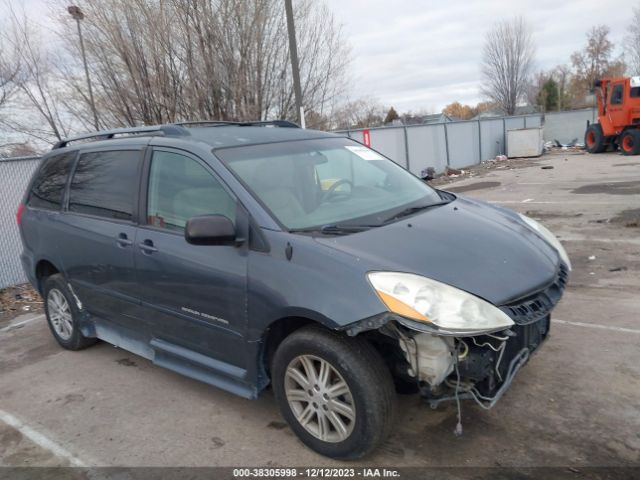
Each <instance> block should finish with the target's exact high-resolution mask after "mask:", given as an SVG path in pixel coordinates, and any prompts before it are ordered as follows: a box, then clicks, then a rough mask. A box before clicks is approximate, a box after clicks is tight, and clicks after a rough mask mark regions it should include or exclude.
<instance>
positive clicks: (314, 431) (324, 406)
mask: <svg viewBox="0 0 640 480" xmlns="http://www.w3.org/2000/svg"><path fill="white" fill-rule="evenodd" d="M271 372H272V380H273V387H274V393H275V396H276V399H277V401H278V404H279V406H280V411H281V412H282V416H283V417H284V418H285V420H286V421H287V422H288V423H289V426H290V427H291V429H292V430H293V431H294V432H295V433H296V435H297V436H298V437H299V438H300V440H302V442H303V443H304V444H305V445H307V446H308V447H309V448H311V449H312V450H315V451H316V452H318V453H320V454H322V455H325V456H328V457H332V458H341V459H356V458H360V457H363V456H365V455H366V454H368V453H369V452H371V451H372V450H373V449H374V448H376V447H377V446H378V445H379V444H380V443H381V442H382V441H383V440H384V439H385V438H386V437H387V435H388V434H389V432H390V430H391V427H392V425H393V420H394V417H395V402H396V398H395V391H394V386H393V381H392V379H391V374H390V373H389V370H388V369H387V367H386V365H385V364H384V362H383V360H382V358H381V357H380V355H379V354H378V352H377V351H376V350H375V349H374V348H373V347H372V346H371V345H370V344H369V343H367V342H366V341H365V340H363V339H359V338H346V337H343V336H341V335H339V334H337V333H334V332H331V331H328V330H324V329H322V328H319V327H305V328H302V329H300V330H297V331H296V332H294V333H292V334H291V335H289V336H288V337H287V338H285V339H284V341H283V342H282V343H281V344H280V346H279V347H278V350H277V351H276V353H275V355H274V358H273V365H272V369H271Z"/></svg>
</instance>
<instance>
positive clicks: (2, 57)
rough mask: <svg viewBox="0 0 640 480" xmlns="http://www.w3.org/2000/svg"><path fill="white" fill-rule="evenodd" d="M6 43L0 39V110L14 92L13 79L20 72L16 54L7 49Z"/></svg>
mask: <svg viewBox="0 0 640 480" xmlns="http://www.w3.org/2000/svg"><path fill="white" fill-rule="evenodd" d="M8 46H10V45H8V44H7V43H5V42H3V41H2V38H1V37H0V108H2V106H3V105H4V104H6V103H7V101H8V100H9V99H10V98H11V94H12V93H13V92H15V89H16V85H15V82H14V80H15V78H16V76H17V74H18V72H19V71H20V62H19V56H18V55H17V54H16V53H17V52H15V51H12V50H13V49H9V48H7V47H8Z"/></svg>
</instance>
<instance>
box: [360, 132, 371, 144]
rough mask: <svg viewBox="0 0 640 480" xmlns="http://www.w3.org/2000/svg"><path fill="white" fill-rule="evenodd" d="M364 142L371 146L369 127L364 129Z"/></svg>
mask: <svg viewBox="0 0 640 480" xmlns="http://www.w3.org/2000/svg"><path fill="white" fill-rule="evenodd" d="M362 143H364V144H365V145H366V146H367V147H370V146H371V133H369V129H368V128H365V129H364V130H362Z"/></svg>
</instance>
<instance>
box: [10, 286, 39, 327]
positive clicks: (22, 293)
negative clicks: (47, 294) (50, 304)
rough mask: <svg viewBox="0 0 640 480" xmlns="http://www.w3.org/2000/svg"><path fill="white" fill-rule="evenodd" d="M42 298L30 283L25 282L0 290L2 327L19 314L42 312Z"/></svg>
mask: <svg viewBox="0 0 640 480" xmlns="http://www.w3.org/2000/svg"><path fill="white" fill-rule="evenodd" d="M43 308H44V307H43V303H42V298H41V297H40V295H39V294H38V292H36V291H35V290H34V289H33V288H32V287H31V285H30V284H28V283H24V284H22V285H16V286H14V287H7V288H4V289H2V290H0V327H3V326H4V325H6V324H8V323H9V320H13V319H14V318H15V317H17V316H18V315H23V314H25V313H42V311H43Z"/></svg>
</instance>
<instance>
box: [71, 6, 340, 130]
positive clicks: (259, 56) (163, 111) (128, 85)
mask: <svg viewBox="0 0 640 480" xmlns="http://www.w3.org/2000/svg"><path fill="white" fill-rule="evenodd" d="M295 7H296V8H295V21H296V30H297V36H298V48H299V54H300V67H301V77H302V78H301V80H302V89H303V101H304V107H305V110H306V111H313V112H315V115H316V119H317V120H318V121H319V120H320V119H321V118H322V117H325V116H326V115H327V112H328V109H329V108H330V106H331V104H332V102H334V101H335V99H336V98H337V96H338V94H340V93H341V92H342V91H343V89H344V85H345V78H346V69H347V66H348V63H349V58H350V57H349V50H348V48H347V47H346V46H345V41H344V38H343V36H342V32H341V30H340V27H339V25H338V24H337V22H336V21H335V19H334V17H333V15H332V14H331V12H330V11H329V10H328V8H327V7H326V5H325V4H324V3H322V2H315V1H312V0H299V1H298V2H296V4H295ZM83 10H84V12H85V19H84V23H83V27H84V32H85V39H86V49H87V55H88V57H89V68H90V70H91V73H92V78H94V83H95V84H96V85H95V90H96V91H95V97H96V102H97V104H98V110H99V111H100V113H101V115H102V117H103V118H102V121H103V123H106V124H124V125H136V124H140V123H163V122H171V121H177V120H182V119H193V118H204V119H222V120H224V119H232V120H247V119H263V120H265V119H269V118H295V117H296V112H295V102H294V99H293V89H292V79H291V73H290V66H289V53H288V42H287V35H286V22H285V17H284V7H283V4H282V2H281V0H253V1H251V2H247V1H245V0H131V1H127V0H86V1H85V2H84V4H83ZM74 33H75V32H74V30H73V25H72V24H71V23H70V22H69V24H68V25H67V28H66V29H65V35H67V36H68V37H69V41H68V42H65V45H71V46H72V47H71V48H76V49H77V46H74V45H77V42H74V41H73V40H72V38H71V37H72V36H73V35H74ZM69 58H71V59H78V58H79V55H78V52H76V51H74V52H72V53H71V54H70V55H69ZM74 71H75V72H79V71H80V69H79V64H78V61H77V60H76V64H75V65H73V64H72V65H71V66H70V67H68V69H67V72H65V78H67V79H68V80H67V82H68V84H69V86H70V90H71V91H73V92H75V95H76V98H77V99H78V100H79V101H80V102H81V104H83V105H84V106H83V108H82V109H81V111H78V112H76V114H77V115H78V116H82V115H85V116H86V111H87V109H88V108H87V104H88V99H87V98H86V96H85V95H83V93H82V92H83V87H82V78H81V77H80V76H78V75H77V74H75V75H74V73H73V72H74ZM70 108H71V107H70ZM83 112H84V113H83ZM84 120H85V121H86V119H84Z"/></svg>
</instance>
